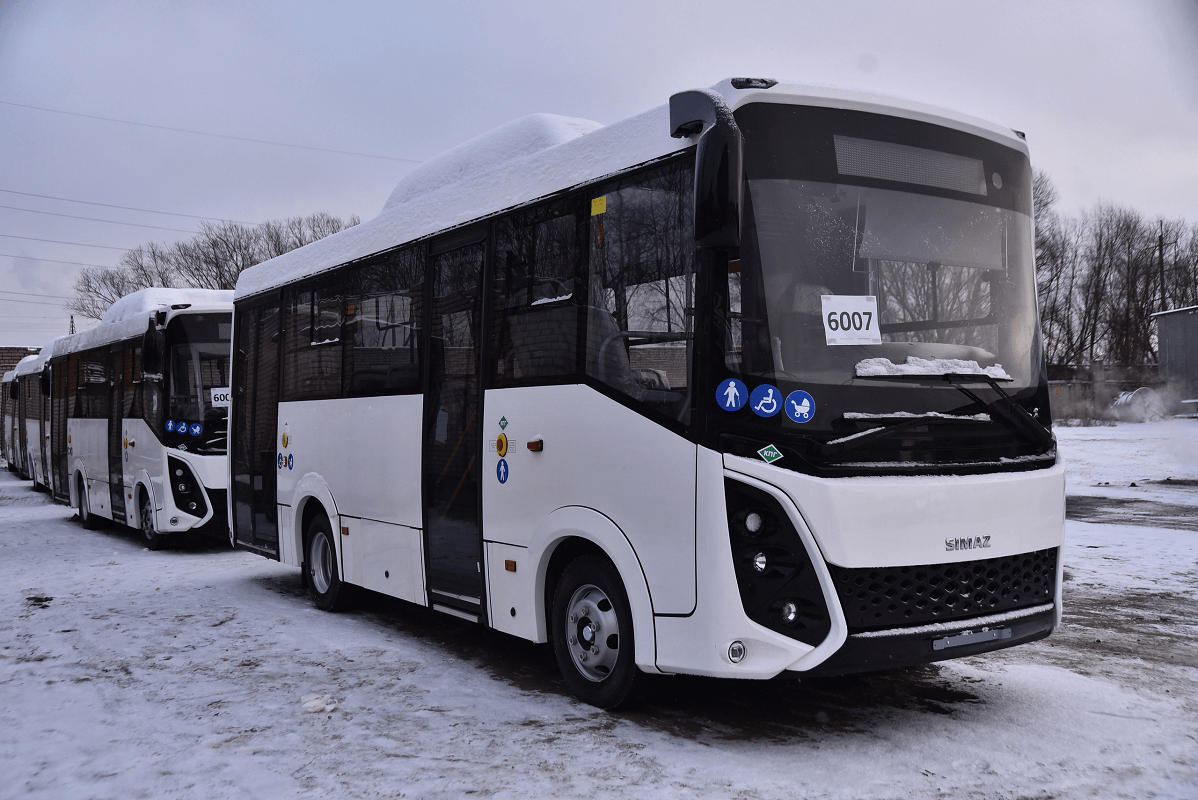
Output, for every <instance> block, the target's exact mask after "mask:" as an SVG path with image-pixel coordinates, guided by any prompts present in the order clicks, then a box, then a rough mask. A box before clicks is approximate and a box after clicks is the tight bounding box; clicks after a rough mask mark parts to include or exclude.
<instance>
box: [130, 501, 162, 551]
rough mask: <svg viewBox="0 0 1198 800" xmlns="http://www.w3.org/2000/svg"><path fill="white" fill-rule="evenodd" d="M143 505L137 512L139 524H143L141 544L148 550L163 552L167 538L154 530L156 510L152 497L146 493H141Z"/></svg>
mask: <svg viewBox="0 0 1198 800" xmlns="http://www.w3.org/2000/svg"><path fill="white" fill-rule="evenodd" d="M140 495H141V503H140V506H139V508H138V511H137V516H138V522H139V523H140V524H141V543H142V544H144V545H145V546H146V549H147V550H161V549H162V548H164V547H166V545H167V541H166V537H165V536H163V535H162V534H161V533H159V532H158V531H157V530H155V528H154V509H153V507H152V506H151V505H150V497H149V495H147V494H146V493H145V492H144V491H143V492H141V493H140Z"/></svg>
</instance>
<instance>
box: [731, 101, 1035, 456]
mask: <svg viewBox="0 0 1198 800" xmlns="http://www.w3.org/2000/svg"><path fill="white" fill-rule="evenodd" d="M737 119H738V123H739V124H740V125H741V128H742V132H743V134H744V140H745V178H746V181H745V205H744V213H743V220H742V237H741V246H740V251H739V254H738V255H739V258H733V259H732V260H731V261H730V262H729V264H728V275H727V291H728V297H727V314H726V322H725V332H726V336H725V345H724V358H723V361H724V363H723V364H718V362H717V364H716V367H717V369H719V370H721V371H722V373H723V374H724V376H725V377H726V378H733V377H735V378H739V379H741V380H742V381H743V382H744V383H745V384H746V385H747V386H748V387H749V388H750V389H752V388H753V387H755V386H765V387H767V388H766V389H764V390H763V391H766V392H768V391H769V388H768V387H773V388H774V390H775V392H776V395H771V398H770V399H771V401H775V400H776V402H778V403H779V406H778V410H779V411H782V410H787V411H788V412H789V410H788V409H787V408H786V407H785V406H783V405H782V403H783V402H784V399H785V398H790V397H794V398H797V399H796V406H795V413H794V414H791V413H787V414H777V419H774V418H773V415H770V414H765V413H761V412H757V413H754V414H750V415H740V416H738V417H735V418H733V417H729V416H721V417H719V418H721V419H724V420H725V422H726V423H727V424H729V425H731V426H733V427H740V426H744V425H750V426H755V427H756V428H757V429H758V432H760V431H761V430H762V428H763V427H764V428H765V429H767V430H774V431H777V429H778V428H779V426H780V427H781V431H780V432H789V433H791V434H792V435H793V436H797V437H814V438H815V439H817V440H819V441H820V442H821V443H822V444H821V448H822V449H821V450H820V452H819V454H818V456H819V458H817V460H819V459H823V460H824V461H825V462H828V461H837V459H839V460H840V461H841V462H844V461H846V460H848V461H862V460H865V461H875V462H877V461H890V462H899V461H905V460H912V461H923V460H941V461H943V460H944V459H949V460H953V459H958V460H987V459H989V460H993V461H998V460H999V459H1002V458H1012V457H1016V458H1017V457H1020V456H1028V455H1036V454H1039V453H1042V452H1043V450H1044V448H1045V443H1046V442H1047V441H1048V440H1047V439H1045V438H1044V437H1043V436H1039V437H1037V436H1034V435H1027V433H1028V430H1029V429H1028V427H1027V425H1023V424H1021V425H1019V426H1015V425H1011V424H1006V425H1004V424H1001V422H1002V420H1008V417H1010V415H1011V414H1016V415H1017V416H1020V418H1021V420H1023V418H1024V417H1025V416H1026V415H1031V416H1040V415H1041V414H1040V412H1041V407H1042V410H1043V411H1044V414H1043V416H1044V421H1045V422H1047V403H1046V401H1044V400H1043V399H1042V398H1041V394H1043V392H1042V391H1041V390H1042V389H1043V387H1042V386H1041V384H1042V376H1041V373H1042V365H1041V352H1040V348H1041V345H1040V339H1039V322H1038V314H1037V307H1036V294H1035V267H1034V259H1033V232H1032V220H1031V213H1030V212H1031V209H1030V205H1031V202H1030V201H1031V190H1030V185H1031V178H1030V173H1031V170H1030V165H1029V164H1028V161H1027V158H1026V156H1024V155H1023V154H1022V153H1020V152H1018V151H1015V150H1013V149H1011V148H1007V147H1003V146H1002V145H999V144H997V143H995V142H992V141H989V140H985V139H982V138H980V137H977V136H973V135H969V134H965V133H963V132H958V131H952V130H948V129H945V128H940V127H938V126H934V125H930V124H927V123H920V122H914V121H910V120H899V119H897V118H893V117H884V116H879V115H873V114H864V113H861V112H847V111H841V110H835V109H812V108H803V107H797V106H789V107H787V106H768V105H765V104H760V107H754V106H753V105H750V106H746V107H744V108H742V109H740V110H738V112H737ZM944 373H950V374H962V373H968V374H978V375H981V376H984V377H979V379H978V381H977V382H980V385H981V389H980V391H981V392H982V394H979V393H978V391H974V390H968V391H962V389H963V388H966V389H967V388H968V387H962V384H961V383H960V382H959V381H955V380H934V379H929V378H928V376H932V375H937V374H944ZM987 381H988V382H989V383H988V384H987ZM977 382H975V383H977ZM719 385H722V384H719ZM800 390H801V391H800ZM795 392H799V394H794V393H795ZM970 392H972V394H971V393H970ZM1004 394H1005V395H1009V396H1010V397H1011V398H1013V402H1016V403H1020V404H1021V406H1022V407H1023V410H1018V409H1015V410H1012V409H1010V401H1008V400H1006V399H1004V398H1003V395H1004ZM1045 396H1046V395H1045ZM803 398H807V399H806V406H802V399H803ZM992 403H1002V404H1003V405H1004V408H1005V409H1007V411H996V410H995V409H994V408H992V407H990V405H989V404H992ZM1038 406H1040V407H1038ZM719 407H721V408H723V410H725V411H727V410H728V409H727V408H724V407H723V406H722V405H721V406H719ZM769 410H772V406H771V408H764V409H763V411H769ZM1024 411H1026V415H1025V414H1024ZM1008 412H1009V413H1008ZM937 415H941V416H942V417H944V418H945V419H946V420H947V417H955V419H951V420H947V421H946V422H942V423H941V422H938V423H935V424H931V425H930V426H929V425H925V426H923V427H922V428H919V429H918V430H915V426H913V425H912V423H911V422H910V419H911V418H912V417H913V416H922V417H925V418H928V419H931V418H932V417H936V416H937ZM895 421H904V422H903V425H902V431H903V435H902V436H894V437H889V438H888V437H886V436H884V435H880V436H874V435H871V436H870V437H863V438H862V441H860V442H854V443H853V444H851V445H843V446H841V447H839V448H832V449H836V450H837V455H833V454H831V453H830V452H829V447H828V446H827V444H828V442H830V441H838V440H839V439H840V438H843V437H845V436H849V437H851V436H854V435H858V434H861V433H864V432H866V431H872V430H873V429H875V428H878V427H884V426H886V425H888V424H891V423H894V422H895ZM966 421H968V422H970V423H972V424H970V425H956V426H955V427H952V434H951V435H948V436H941V437H940V440H939V441H934V440H935V439H936V436H937V434H936V432H935V430H934V429H935V428H936V427H937V425H939V426H940V427H941V428H943V429H944V430H945V431H947V429H948V427H950V426H949V425H948V423H962V422H966ZM1025 421H1026V420H1025ZM1008 422H1009V420H1008ZM1017 427H1018V428H1020V430H1021V431H1022V432H1020V431H1019V430H1016V428H1017ZM896 430H898V429H896ZM963 434H964V435H963ZM975 434H981V437H980V438H979V437H978V436H977V435H975ZM920 436H922V437H923V439H922V440H920V441H916V440H917V439H919V437H920ZM970 436H973V439H969V437H970ZM986 436H990V444H991V445H993V444H994V443H996V442H1000V443H1001V446H999V447H997V449H996V448H995V447H992V446H981V445H980V444H979V442H981V440H982V439H985V438H986ZM948 440H951V441H952V442H953V443H954V444H953V445H952V447H951V448H950V449H951V450H952V452H951V453H947V452H941V453H940V454H939V455H933V454H930V451H929V447H931V449H932V450H934V449H936V447H938V446H939V445H941V444H943V443H944V442H945V441H948ZM1033 440H1034V441H1033ZM923 445H927V446H923ZM932 445H935V446H932ZM842 451H843V452H842ZM813 457H814V456H813Z"/></svg>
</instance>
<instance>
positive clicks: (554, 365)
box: [491, 200, 584, 386]
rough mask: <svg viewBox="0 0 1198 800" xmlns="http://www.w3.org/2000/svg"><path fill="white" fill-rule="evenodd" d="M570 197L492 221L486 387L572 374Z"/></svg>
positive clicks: (575, 271)
mask: <svg viewBox="0 0 1198 800" xmlns="http://www.w3.org/2000/svg"><path fill="white" fill-rule="evenodd" d="M577 205H578V202H577V200H571V201H569V202H567V203H558V204H555V205H554V206H547V207H542V208H539V209H533V210H531V211H526V212H522V213H519V214H514V215H512V216H510V217H507V218H505V219H502V220H500V221H499V222H498V223H496V226H495V268H494V272H493V274H494V280H493V283H492V287H491V298H492V315H493V316H492V320H493V322H492V324H491V348H492V350H491V352H492V355H493V358H494V360H493V361H492V370H491V379H492V385H493V386H511V385H516V384H521V383H523V384H527V383H529V382H530V381H531V382H536V381H537V380H538V379H553V378H562V377H573V376H574V375H575V374H576V372H577V364H578V319H579V313H578V311H579V307H580V301H581V296H580V293H579V292H578V291H577V289H578V285H577V284H578V276H579V274H580V270H581V268H582V266H583V258H584V254H583V253H581V252H580V248H579V239H580V237H579V218H580V215H579V214H578V213H577Z"/></svg>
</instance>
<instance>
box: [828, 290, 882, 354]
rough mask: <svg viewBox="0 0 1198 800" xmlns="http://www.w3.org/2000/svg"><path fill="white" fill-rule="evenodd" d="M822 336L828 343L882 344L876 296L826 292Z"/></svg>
mask: <svg viewBox="0 0 1198 800" xmlns="http://www.w3.org/2000/svg"><path fill="white" fill-rule="evenodd" d="M822 298H823V315H824V339H825V341H827V343H828V344H829V345H840V344H881V343H882V334H881V333H879V331H878V298H876V297H874V296H873V295H852V294H825V295H823V296H822Z"/></svg>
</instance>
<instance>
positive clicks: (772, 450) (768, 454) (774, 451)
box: [757, 444, 782, 464]
mask: <svg viewBox="0 0 1198 800" xmlns="http://www.w3.org/2000/svg"><path fill="white" fill-rule="evenodd" d="M757 455H759V456H761V460H762V461H764V462H765V463H767V464H773V463H774V462H775V461H777V460H778V459H780V458H782V454H781V453H779V452H778V448H776V447H774V446H773V445H772V444H769V445H766V446H765V447H763V448H761V449H760V450H758V451H757Z"/></svg>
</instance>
